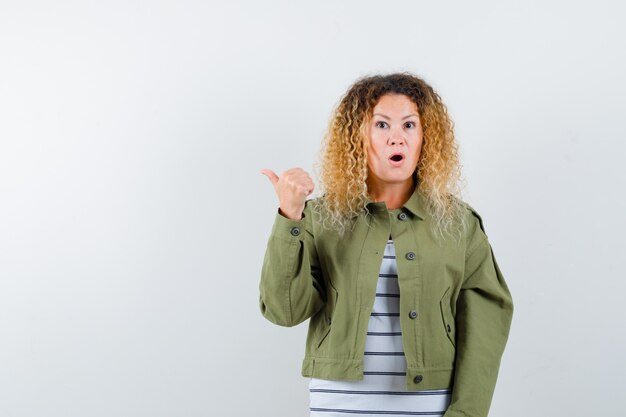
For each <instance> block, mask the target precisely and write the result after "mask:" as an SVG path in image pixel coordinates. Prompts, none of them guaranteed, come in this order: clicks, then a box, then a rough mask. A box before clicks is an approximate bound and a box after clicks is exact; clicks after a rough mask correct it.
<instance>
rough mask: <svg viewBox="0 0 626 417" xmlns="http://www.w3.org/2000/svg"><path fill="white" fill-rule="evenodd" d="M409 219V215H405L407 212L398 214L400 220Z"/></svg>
mask: <svg viewBox="0 0 626 417" xmlns="http://www.w3.org/2000/svg"><path fill="white" fill-rule="evenodd" d="M407 217H408V216H407V215H406V213H405V212H403V211H401V212H400V214H398V218H399V219H400V220H406V219H407Z"/></svg>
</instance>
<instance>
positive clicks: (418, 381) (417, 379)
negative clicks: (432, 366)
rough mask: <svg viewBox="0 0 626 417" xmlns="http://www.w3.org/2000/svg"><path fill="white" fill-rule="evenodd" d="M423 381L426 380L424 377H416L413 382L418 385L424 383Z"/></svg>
mask: <svg viewBox="0 0 626 417" xmlns="http://www.w3.org/2000/svg"><path fill="white" fill-rule="evenodd" d="M422 379H424V377H423V376H421V375H415V378H413V382H415V383H416V384H419V383H420V382H422Z"/></svg>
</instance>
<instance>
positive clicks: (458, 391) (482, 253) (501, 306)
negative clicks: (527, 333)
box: [444, 209, 513, 417]
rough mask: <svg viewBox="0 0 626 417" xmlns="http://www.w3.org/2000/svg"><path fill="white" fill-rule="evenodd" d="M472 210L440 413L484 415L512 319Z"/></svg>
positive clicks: (505, 292)
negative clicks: (449, 385)
mask: <svg viewBox="0 0 626 417" xmlns="http://www.w3.org/2000/svg"><path fill="white" fill-rule="evenodd" d="M471 211H472V214H473V215H474V217H471V218H472V219H473V220H474V231H473V232H472V233H471V239H470V240H469V243H468V250H467V252H466V260H465V274H464V279H463V284H462V285H461V289H460V292H459V296H458V298H457V302H456V314H455V317H456V329H457V333H456V337H457V339H456V361H455V374H454V383H453V389H452V398H451V402H450V405H449V407H448V409H447V411H446V413H445V414H444V417H487V415H488V413H489V408H490V406H491V400H492V397H493V392H494V389H495V385H496V379H497V377H498V370H499V368H500V360H501V358H502V354H503V352H504V348H505V345H506V342H507V339H508V336H509V330H510V327H511V321H512V318H513V299H512V297H511V293H510V291H509V288H508V286H507V284H506V282H505V281H504V277H503V275H502V272H501V271H500V268H499V266H498V263H497V262H496V259H495V257H494V254H493V250H492V248H491V245H490V244H489V241H488V239H487V235H486V234H485V231H484V228H483V224H482V219H481V218H480V216H479V215H478V213H476V212H475V211H474V210H473V209H471ZM470 229H471V227H470Z"/></svg>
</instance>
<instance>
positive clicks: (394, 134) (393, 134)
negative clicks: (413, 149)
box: [387, 129, 405, 145]
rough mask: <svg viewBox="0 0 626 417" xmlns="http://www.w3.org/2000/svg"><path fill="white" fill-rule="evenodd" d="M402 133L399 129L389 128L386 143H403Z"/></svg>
mask: <svg viewBox="0 0 626 417" xmlns="http://www.w3.org/2000/svg"><path fill="white" fill-rule="evenodd" d="M404 140H405V139H404V135H403V133H402V130H400V129H391V130H390V132H389V138H388V139H387V143H388V144H389V145H402V144H404Z"/></svg>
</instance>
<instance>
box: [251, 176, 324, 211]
mask: <svg viewBox="0 0 626 417" xmlns="http://www.w3.org/2000/svg"><path fill="white" fill-rule="evenodd" d="M261 174H263V175H265V176H266V177H267V178H269V180H270V181H271V182H272V185H273V186H274V190H276V194H277V195H278V201H279V204H280V207H279V213H280V214H282V215H283V216H285V217H287V218H289V219H292V220H300V219H302V212H303V211H304V202H305V201H306V198H307V196H308V195H309V194H311V193H312V192H313V189H314V188H315V185H314V184H313V180H312V179H311V177H310V176H309V174H308V173H307V172H306V171H305V170H303V169H302V168H291V169H288V170H287V171H285V172H283V175H282V176H281V177H280V178H279V177H278V175H276V174H275V173H274V171H272V170H271V169H262V170H261Z"/></svg>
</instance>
